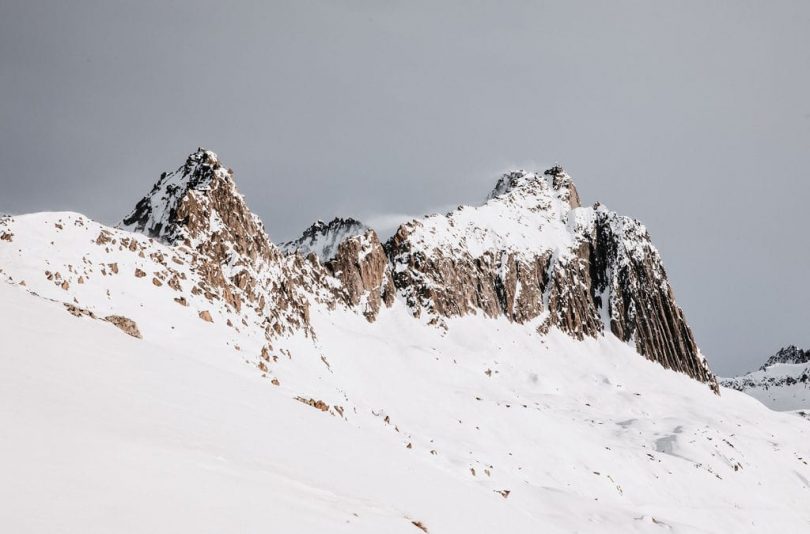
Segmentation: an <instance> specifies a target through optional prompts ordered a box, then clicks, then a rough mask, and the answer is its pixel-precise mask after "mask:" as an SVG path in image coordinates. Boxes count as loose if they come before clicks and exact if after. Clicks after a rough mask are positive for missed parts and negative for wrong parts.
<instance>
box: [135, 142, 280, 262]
mask: <svg viewBox="0 0 810 534" xmlns="http://www.w3.org/2000/svg"><path fill="white" fill-rule="evenodd" d="M119 227H120V228H122V229H125V230H129V231H132V232H140V233H143V234H146V235H148V236H150V237H153V238H155V239H158V240H160V241H162V242H164V243H166V244H169V245H181V244H182V245H186V246H188V247H191V248H193V249H195V250H197V251H198V252H200V253H203V254H206V255H213V256H216V257H222V256H223V255H225V254H233V255H238V256H239V257H240V258H243V259H250V260H251V261H256V260H258V259H259V258H263V259H265V260H267V259H270V258H271V257H273V256H274V255H276V254H277V251H275V250H274V247H273V246H272V245H271V244H270V241H269V239H268V238H267V234H266V233H265V231H264V226H263V225H262V222H261V220H260V219H259V218H258V217H257V216H256V215H254V214H253V213H252V212H251V211H250V209H248V207H247V204H246V203H245V200H244V198H243V197H242V195H240V194H239V192H238V191H237V189H236V184H235V183H234V181H233V171H231V170H230V169H226V168H225V167H224V166H223V165H222V164H221V163H220V161H219V158H218V157H217V155H216V154H215V153H214V152H211V151H210V150H205V149H203V148H199V149H197V151H196V152H194V153H192V154H190V155H189V156H188V158H187V159H186V162H185V163H184V164H183V165H182V166H181V167H180V168H178V169H177V170H176V171H173V172H164V173H163V174H161V176H160V179H159V180H158V182H157V183H156V184H155V185H154V187H153V188H152V190H151V191H150V192H149V194H148V195H146V196H145V197H143V198H142V199H141V200H140V201H139V202H138V203H137V204H136V206H135V209H134V210H133V211H132V213H130V214H129V215H128V216H127V217H125V218H124V220H123V221H122V222H121V224H120V225H119Z"/></svg>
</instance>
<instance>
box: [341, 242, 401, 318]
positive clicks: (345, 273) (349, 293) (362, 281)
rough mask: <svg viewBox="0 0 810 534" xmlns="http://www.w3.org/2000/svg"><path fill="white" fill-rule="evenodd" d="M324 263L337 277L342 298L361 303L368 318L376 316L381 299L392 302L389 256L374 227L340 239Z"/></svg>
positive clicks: (353, 304)
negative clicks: (331, 254) (334, 250)
mask: <svg viewBox="0 0 810 534" xmlns="http://www.w3.org/2000/svg"><path fill="white" fill-rule="evenodd" d="M326 267H327V269H328V270H329V272H330V273H331V274H332V276H334V277H335V278H337V279H338V280H340V282H341V286H342V290H343V292H344V296H343V299H344V301H345V302H347V303H348V304H349V305H350V306H357V307H360V309H361V311H362V312H363V314H364V315H365V316H366V318H367V319H368V320H369V321H371V320H373V319H374V318H375V317H376V316H377V314H378V313H379V311H380V306H381V304H382V303H384V304H385V305H386V306H391V305H392V304H393V303H394V295H395V289H394V280H393V276H392V275H391V269H390V268H389V264H388V257H387V256H386V254H385V249H384V248H383V246H382V244H380V240H379V239H378V238H377V233H376V232H375V231H374V230H367V231H366V232H365V233H363V234H362V235H358V236H351V237H347V238H345V239H344V240H343V241H341V242H340V244H339V245H338V248H337V252H336V253H335V256H334V258H332V259H331V260H329V261H328V262H327V263H326Z"/></svg>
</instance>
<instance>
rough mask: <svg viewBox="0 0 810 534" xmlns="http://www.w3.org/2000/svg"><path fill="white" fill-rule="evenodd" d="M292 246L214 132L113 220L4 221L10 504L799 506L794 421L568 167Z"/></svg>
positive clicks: (157, 512) (1, 443) (338, 514)
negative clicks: (405, 217)
mask: <svg viewBox="0 0 810 534" xmlns="http://www.w3.org/2000/svg"><path fill="white" fill-rule="evenodd" d="M330 227H331V228H330ZM299 241H300V243H299ZM296 243H298V244H285V245H284V246H283V247H281V248H280V247H278V246H276V245H275V244H273V243H271V242H270V240H269V238H268V237H267V235H266V233H265V231H264V227H263V225H262V224H261V221H260V220H259V219H258V217H256V216H255V215H254V214H253V213H251V212H250V210H249V209H248V206H247V204H246V202H245V200H244V199H243V198H242V197H241V195H240V194H239V193H238V191H237V189H236V185H235V182H234V177H233V174H232V173H231V172H230V171H228V170H227V169H226V168H225V167H224V166H223V165H222V164H221V163H220V160H219V158H218V157H217V156H216V154H214V153H213V152H210V151H207V150H204V149H200V150H198V151H196V152H195V153H193V154H191V155H190V156H189V157H188V158H187V160H186V162H185V163H184V164H183V165H182V166H180V167H179V169H178V170H176V171H174V172H171V173H164V174H163V175H162V176H161V178H160V180H159V181H158V183H157V184H156V185H155V187H154V188H153V189H152V190H151V191H150V192H149V193H148V194H147V195H146V196H145V197H144V198H143V199H142V200H141V201H139V202H138V203H137V204H136V206H135V209H134V210H133V211H132V213H131V214H129V215H128V216H126V217H125V218H124V219H123V221H122V222H121V224H120V225H119V226H118V227H108V226H105V225H102V224H99V223H97V222H94V221H92V220H89V219H88V218H86V217H84V216H82V215H80V214H77V213H35V214H30V215H21V216H13V217H9V218H6V219H3V220H2V221H0V277H2V279H3V280H5V281H6V282H7V283H5V284H0V339H1V340H2V357H1V358H0V422H2V428H4V430H5V432H4V433H3V438H2V439H0V471H2V472H3V473H4V483H3V484H0V499H1V500H2V502H3V503H4V506H3V507H0V524H3V525H6V528H8V529H9V530H13V531H15V532H19V531H32V532H53V531H60V530H61V531H76V530H81V531H82V532H109V531H110V530H115V531H117V532H122V531H123V532H143V531H150V532H177V531H195V532H223V531H225V532H231V531H240V532H258V531H266V530H274V531H283V532H306V533H308V532H375V533H376V532H403V533H408V532H410V533H418V532H419V531H423V532H430V533H452V532H537V531H543V532H594V533H596V532H599V533H602V532H622V533H624V532H661V531H671V532H725V531H735V532H762V531H773V532H800V531H803V530H806V529H807V528H808V526H810V509H808V508H807V507H806V506H805V503H806V501H807V497H808V495H810V493H808V492H810V487H809V486H810V484H809V483H808V480H810V466H808V463H807V460H808V457H810V448H809V447H810V446H808V443H810V440H808V439H807V438H808V432H810V427H808V426H807V421H806V420H804V419H802V418H800V417H797V416H796V415H794V414H781V413H776V412H772V411H770V410H768V409H766V408H765V407H764V406H762V405H761V404H760V403H758V402H757V401H756V400H754V399H752V398H750V397H748V396H747V395H744V394H742V393H740V392H737V391H733V390H729V389H722V390H720V389H718V387H717V383H716V380H715V378H714V375H713V374H712V372H711V370H710V369H709V367H708V365H707V363H706V361H705V359H704V358H703V356H702V355H701V353H700V351H699V350H698V348H697V345H696V343H695V341H694V338H693V336H692V333H691V330H690V329H689V326H688V325H687V323H686V321H685V318H684V316H683V313H682V312H681V310H680V308H678V306H677V304H676V303H675V300H674V297H673V292H672V288H671V287H670V285H669V283H668V281H667V277H666V272H665V270H664V268H663V265H662V263H661V259H660V255H659V253H658V251H657V250H656V249H655V247H654V246H653V245H652V243H651V242H650V238H649V235H648V233H647V231H646V229H645V228H644V226H643V225H641V224H640V223H639V222H638V221H635V220H633V219H630V218H627V217H622V216H620V215H618V214H615V213H613V212H611V211H609V210H607V209H606V208H605V207H604V206H599V205H596V206H591V207H583V206H581V205H580V200H579V195H578V194H577V191H576V188H575V187H574V184H573V182H572V180H571V178H570V177H569V176H568V175H567V174H566V173H565V172H564V171H563V170H562V169H561V168H558V167H555V168H553V169H549V170H548V171H545V172H525V171H515V172H511V173H508V174H506V175H504V176H503V177H502V178H501V179H500V180H499V181H498V183H497V184H496V186H495V189H494V190H493V192H492V193H491V194H490V195H489V196H488V198H487V200H486V202H485V203H484V204H482V205H481V206H476V207H462V208H459V209H458V210H456V211H454V212H452V213H449V214H446V215H433V216H429V217H425V218H421V219H416V220H413V221H410V222H408V223H406V224H404V225H402V226H401V227H400V228H399V230H398V231H397V233H396V234H395V235H394V236H393V237H392V238H391V239H390V240H389V241H388V242H386V243H381V242H380V241H379V239H378V237H377V234H376V232H375V231H374V230H373V229H370V228H366V227H363V226H361V225H359V224H358V225H355V224H353V223H352V222H349V223H348V224H346V223H345V221H344V222H341V221H340V220H338V221H337V222H335V221H333V223H330V224H328V225H326V224H323V223H320V224H318V223H316V225H314V226H313V227H312V228H310V229H309V230H307V231H305V232H304V236H302V239H301V240H298V241H296ZM327 249H328V250H327ZM312 252H315V253H314V254H313V253H312Z"/></svg>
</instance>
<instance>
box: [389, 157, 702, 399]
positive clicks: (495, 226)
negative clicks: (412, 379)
mask: <svg viewBox="0 0 810 534" xmlns="http://www.w3.org/2000/svg"><path fill="white" fill-rule="evenodd" d="M387 247H388V249H389V255H390V258H391V261H392V263H393V264H394V268H393V271H394V282H395V285H396V287H397V289H398V290H399V291H400V293H401V294H402V295H403V296H404V297H405V299H406V302H407V303H408V305H409V306H410V307H411V309H412V310H413V312H414V314H415V315H420V314H421V313H428V314H430V315H432V316H433V317H434V319H435V320H436V321H437V322H441V318H442V317H449V316H457V315H466V314H469V313H479V312H480V313H484V314H485V315H487V316H493V317H494V316H499V315H504V316H506V317H508V318H509V319H510V320H513V321H517V322H529V321H535V320H536V321H537V322H538V326H539V329H540V330H542V331H544V330H547V329H548V328H549V327H552V326H555V327H557V328H560V329H561V330H563V331H565V332H568V333H569V334H571V335H573V336H574V337H577V338H582V337H584V336H595V335H598V334H599V333H601V332H602V331H603V330H606V329H609V330H610V331H611V332H612V333H613V334H615V335H616V336H617V337H619V338H620V339H622V340H624V341H634V342H635V345H636V348H637V350H638V351H639V352H640V353H641V354H642V355H644V356H645V357H647V358H648V359H650V360H654V361H657V362H659V363H660V364H662V365H663V366H665V367H668V368H671V369H674V370H676V371H680V372H683V373H686V374H688V375H689V376H691V377H693V378H695V379H697V380H701V381H704V382H708V383H710V384H711V385H712V387H716V383H715V380H714V376H713V374H712V373H711V370H710V369H709V367H708V365H707V364H706V362H705V360H704V359H703V357H702V356H701V354H700V352H699V351H698V348H697V346H696V344H695V341H694V338H693V336H692V333H691V330H690V329H689V327H688V325H687V324H686V322H685V320H684V317H683V313H682V311H681V310H680V308H679V307H678V306H677V305H676V304H675V300H674V297H673V294H672V289H671V287H670V285H669V282H668V281H667V277H666V272H665V271H664V268H663V265H662V264H661V258H660V256H659V254H658V251H657V250H656V249H655V247H653V245H652V244H651V242H650V239H649V235H648V233H647V231H646V229H645V228H644V226H643V225H641V224H640V223H639V222H638V221H635V220H633V219H630V218H627V217H622V216H619V215H617V214H615V213H613V212H611V211H609V210H607V209H606V208H604V207H602V206H594V207H589V208H583V207H580V201H579V195H578V193H577V190H576V188H575V187H574V184H573V182H572V181H571V179H570V177H569V176H568V175H567V174H565V172H564V171H563V170H562V169H561V168H559V167H554V168H552V169H549V170H548V171H546V172H545V173H542V174H540V173H528V172H524V171H519V172H512V173H509V174H506V175H504V176H503V177H502V178H501V179H500V180H499V181H498V183H497V185H496V187H495V189H494V190H493V191H492V193H491V194H490V195H489V197H488V200H487V202H486V203H485V204H484V205H483V206H480V207H477V208H470V207H461V208H459V209H457V210H456V211H454V212H452V213H449V214H447V215H446V216H429V217H426V218H424V219H419V220H414V221H411V222H409V223H407V224H404V225H402V226H401V227H400V228H399V230H398V231H397V233H396V234H395V235H394V237H393V238H392V239H391V240H390V241H389V243H388V244H387Z"/></svg>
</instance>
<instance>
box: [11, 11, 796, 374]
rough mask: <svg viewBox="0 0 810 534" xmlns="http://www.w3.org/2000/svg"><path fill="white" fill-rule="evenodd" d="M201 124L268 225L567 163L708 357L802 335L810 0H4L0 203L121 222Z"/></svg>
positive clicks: (470, 194)
mask: <svg viewBox="0 0 810 534" xmlns="http://www.w3.org/2000/svg"><path fill="white" fill-rule="evenodd" d="M384 5H385V7H383V6H384ZM199 145H201V146H206V147H208V148H210V149H213V150H215V151H217V152H218V153H219V155H220V157H221V159H222V160H223V161H224V162H225V164H226V165H229V166H231V167H232V168H233V169H234V170H235V171H236V175H237V181H238V183H239V186H240V189H241V191H242V192H243V193H244V194H245V195H246V197H247V199H248V202H249V204H250V205H251V207H252V208H253V209H254V211H256V212H257V213H258V214H259V215H260V216H261V217H262V218H263V219H264V221H265V223H266V224H267V226H268V228H269V230H270V234H271V236H272V237H273V238H274V240H276V241H278V240H283V239H288V238H291V237H293V236H295V235H296V234H297V233H298V232H300V231H301V230H302V229H303V228H304V227H305V226H307V225H308V224H309V223H310V222H311V221H312V220H314V219H316V218H329V217H332V216H335V215H344V216H345V215H353V216H357V217H360V218H364V219H366V220H367V221H372V222H387V221H390V220H391V217H390V215H391V214H394V215H395V217H394V219H396V218H397V217H399V215H397V214H417V215H418V214H422V213H426V212H431V211H434V210H435V209H437V208H444V207H446V206H448V205H455V204H461V203H477V202H480V201H481V200H482V199H483V198H484V197H485V196H486V194H487V192H488V191H489V190H490V189H491V187H492V186H493V185H494V182H495V180H496V178H497V176H498V173H499V172H501V171H503V170H505V169H507V168H509V167H515V166H520V167H537V168H540V167H543V166H544V165H548V164H551V163H554V162H555V161H560V162H561V163H562V164H563V165H564V166H565V167H566V168H567V169H568V171H569V172H570V173H571V174H572V175H573V176H574V179H575V181H576V183H577V186H578V188H579V190H580V194H581V196H582V197H583V200H584V201H585V202H587V203H591V202H593V201H596V200H600V201H602V202H603V203H605V204H607V205H608V206H609V207H610V208H612V209H615V210H617V211H619V212H620V213H622V214H626V215H632V216H634V217H637V218H639V219H641V220H642V221H643V222H644V223H646V224H647V226H648V228H649V229H650V231H651V233H652V235H653V239H654V242H655V243H656V245H657V246H658V248H659V249H660V250H661V252H662V255H663V257H664V261H665V264H666V266H667V269H668V272H669V274H670V277H671V279H672V283H673V285H674V287H675V292H676V297H677V298H678V301H679V303H680V304H681V306H682V307H683V308H684V310H685V312H686V315H687V319H688V321H689V323H690V324H691V325H692V327H693V328H694V330H695V333H696V336H697V339H698V343H699V344H700V346H701V347H702V348H703V351H704V353H706V354H707V356H708V357H709V360H710V362H711V363H712V365H713V367H714V368H715V370H716V371H717V372H719V373H721V374H731V373H737V372H741V371H744V370H749V369H751V368H755V367H757V366H759V365H760V364H761V363H762V362H763V361H764V359H765V358H766V356H768V355H769V354H771V353H772V352H774V351H775V350H776V349H777V348H779V347H780V346H782V345H785V344H789V343H796V344H799V345H803V346H805V347H810V277H809V276H808V267H810V246H809V245H810V239H808V234H807V231H808V213H810V207H809V206H810V175H808V168H810V2H802V1H799V2H775V1H771V2H744V1H738V2H717V1H715V2H704V1H696V2H646V1H645V2H570V1H566V2H562V1H561V2H556V3H553V4H552V3H544V2H511V3H508V2H489V3H479V2H463V3H458V4H456V3H452V2H425V3H421V4H420V3H418V2H402V3H401V4H400V5H399V6H398V7H397V6H394V5H391V4H388V3H387V2H370V1H369V2H334V1H323V2H312V1H307V0H303V1H302V0H297V1H294V2H293V1H291V2H287V3H273V2H242V3H238V4H237V3H235V2H221V1H219V2H194V3H191V2H188V3H185V2H177V1H167V0H162V1H159V2H152V1H144V0H139V1H137V2H134V1H133V2H117V1H109V0H108V1H98V2H88V1H76V0H74V1H72V2H57V1H53V2H40V1H36V0H2V1H0V161H2V167H1V168H0V210H5V211H10V212H15V213H20V212H28V211H39V210H74V211H80V212H83V213H85V214H87V215H89V216H91V217H93V218H96V219H99V220H101V221H103V222H106V223H114V222H117V220H119V219H120V218H121V217H122V216H123V215H124V214H126V212H127V211H128V210H129V209H130V208H131V206H132V205H133V204H134V203H135V202H136V201H137V200H138V199H139V198H140V197H141V196H142V195H143V194H145V193H146V192H147V191H148V189H149V188H150V187H151V185H152V183H153V182H154V181H155V180H156V179H157V177H158V175H159V174H160V172H161V171H163V170H169V169H174V168H176V167H177V166H179V165H180V164H181V163H182V162H183V160H184V157H185V156H186V155H187V153H189V152H191V151H192V150H194V149H195V148H196V147H197V146H199Z"/></svg>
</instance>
